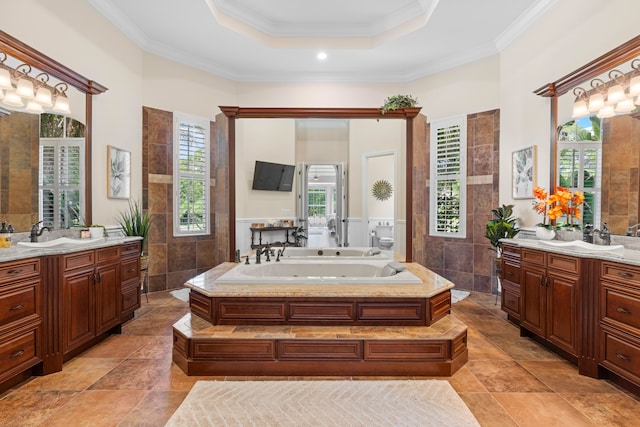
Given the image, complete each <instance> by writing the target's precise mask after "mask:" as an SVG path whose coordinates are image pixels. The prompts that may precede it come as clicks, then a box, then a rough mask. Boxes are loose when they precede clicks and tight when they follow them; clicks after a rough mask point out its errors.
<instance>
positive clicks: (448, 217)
mask: <svg viewBox="0 0 640 427" xmlns="http://www.w3.org/2000/svg"><path fill="white" fill-rule="evenodd" d="M466 123H467V121H466V117H464V116H459V117H454V118H451V119H448V120H441V121H437V122H433V123H431V134H430V139H431V147H430V152H431V179H430V182H431V184H430V203H429V212H430V217H431V224H429V232H430V235H432V236H442V237H458V238H464V237H466V195H465V194H464V189H465V187H466V176H467V162H466V155H465V153H466V150H467V125H466Z"/></svg>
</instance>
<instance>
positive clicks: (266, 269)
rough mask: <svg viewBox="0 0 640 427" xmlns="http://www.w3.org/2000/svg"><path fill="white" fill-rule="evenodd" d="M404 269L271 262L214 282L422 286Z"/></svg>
mask: <svg viewBox="0 0 640 427" xmlns="http://www.w3.org/2000/svg"><path fill="white" fill-rule="evenodd" d="M403 268H404V266H402V264H400V263H394V262H391V261H390V260H388V259H387V260H361V261H355V260H353V261H352V262H338V263H336V262H335V261H333V260H317V259H315V260H306V261H303V260H290V261H280V262H275V261H271V262H269V263H266V262H263V263H262V264H250V265H246V264H238V265H237V266H236V267H234V268H232V269H231V270H229V271H227V272H226V273H224V274H223V275H221V276H220V277H218V278H217V279H216V280H215V283H216V285H225V284H257V285H259V284H303V285H304V284H343V285H352V284H353V285H356V284H357V285H360V284H371V285H375V284H378V285H393V284H422V281H421V280H420V279H419V278H418V277H417V276H416V275H414V274H413V273H411V272H410V271H407V270H402V271H398V270H401V269H403Z"/></svg>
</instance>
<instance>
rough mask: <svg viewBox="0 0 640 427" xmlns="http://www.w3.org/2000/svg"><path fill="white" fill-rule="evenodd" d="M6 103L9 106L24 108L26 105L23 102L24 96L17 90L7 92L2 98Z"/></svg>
mask: <svg viewBox="0 0 640 427" xmlns="http://www.w3.org/2000/svg"><path fill="white" fill-rule="evenodd" d="M2 103H3V104H4V105H8V106H9V107H16V108H22V107H24V103H23V102H22V98H21V97H19V96H18V95H17V94H16V93H15V92H7V94H6V95H5V96H4V99H3V100H2Z"/></svg>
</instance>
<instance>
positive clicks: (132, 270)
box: [127, 268, 136, 273]
mask: <svg viewBox="0 0 640 427" xmlns="http://www.w3.org/2000/svg"><path fill="white" fill-rule="evenodd" d="M134 271H136V269H135V268H130V269H128V270H127V273H133V272H134Z"/></svg>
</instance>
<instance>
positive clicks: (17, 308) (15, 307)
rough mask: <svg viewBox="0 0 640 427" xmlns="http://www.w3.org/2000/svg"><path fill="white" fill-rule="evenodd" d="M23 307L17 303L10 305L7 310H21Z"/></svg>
mask: <svg viewBox="0 0 640 427" xmlns="http://www.w3.org/2000/svg"><path fill="white" fill-rule="evenodd" d="M23 308H24V304H18V305H14V306H13V307H11V308H10V309H9V311H16V310H21V309H23Z"/></svg>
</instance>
